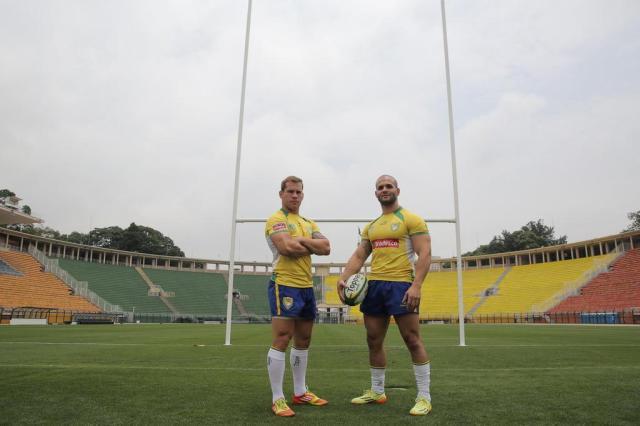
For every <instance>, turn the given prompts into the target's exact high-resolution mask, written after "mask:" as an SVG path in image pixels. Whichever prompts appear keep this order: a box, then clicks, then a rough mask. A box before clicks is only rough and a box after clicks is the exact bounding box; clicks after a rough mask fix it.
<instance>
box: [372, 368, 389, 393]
mask: <svg viewBox="0 0 640 426" xmlns="http://www.w3.org/2000/svg"><path fill="white" fill-rule="evenodd" d="M370 370H371V390H372V391H374V392H375V393H384V373H385V371H386V368H384V367H371V368H370Z"/></svg>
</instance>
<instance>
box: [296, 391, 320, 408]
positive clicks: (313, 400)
mask: <svg viewBox="0 0 640 426" xmlns="http://www.w3.org/2000/svg"><path fill="white" fill-rule="evenodd" d="M292 402H293V403H294V404H295V405H302V404H308V405H316V406H321V405H327V404H328V403H329V401H327V400H326V399H322V398H318V395H316V394H315V393H313V392H310V391H309V389H307V391H306V392H305V393H303V394H302V395H293V399H292Z"/></svg>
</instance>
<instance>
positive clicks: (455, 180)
mask: <svg viewBox="0 0 640 426" xmlns="http://www.w3.org/2000/svg"><path fill="white" fill-rule="evenodd" d="M440 11H441V12H442V40H443V42H444V68H445V74H446V75H447V107H448V113H449V143H450V145H451V175H452V176H453V209H454V211H455V216H456V220H455V226H456V258H457V261H456V266H457V268H456V270H457V276H458V324H459V334H460V346H466V343H465V338H464V290H463V285H462V254H461V253H460V209H459V203H458V169H457V167H456V139H455V136H454V131H453V101H452V100H451V77H450V73H449V43H448V41H447V18H446V15H445V11H444V0H440Z"/></svg>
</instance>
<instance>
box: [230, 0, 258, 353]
mask: <svg viewBox="0 0 640 426" xmlns="http://www.w3.org/2000/svg"><path fill="white" fill-rule="evenodd" d="M251 5H252V0H248V1H247V29H246V32H245V36H244V63H243V65H242V89H241V92H240V118H239V119H238V143H237V146H236V174H235V180H234V184H233V212H232V214H231V243H230V244H229V282H228V286H227V318H226V324H227V327H226V332H225V338H224V344H225V345H227V346H228V345H230V344H231V313H232V310H233V274H234V272H235V258H236V227H237V221H236V219H237V218H238V187H239V185H238V184H239V182H240V158H241V156H242V128H243V126H244V97H245V91H246V88H247V61H248V60H249V35H250V31H251Z"/></svg>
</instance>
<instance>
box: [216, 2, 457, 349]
mask: <svg viewBox="0 0 640 426" xmlns="http://www.w3.org/2000/svg"><path fill="white" fill-rule="evenodd" d="M444 1H445V0H440V11H441V17H442V39H443V45H444V49H443V50H444V65H445V75H446V82H447V107H448V108H447V110H448V116H449V145H450V150H451V175H452V179H453V208H454V213H455V217H454V218H453V219H429V220H427V222H429V223H438V222H443V223H453V224H454V225H455V231H456V258H457V262H456V271H457V279H458V329H459V345H460V346H466V342H465V331H464V291H463V282H462V254H461V249H460V245H461V243H460V209H459V201H458V171H457V166H456V147H455V133H454V126H453V103H452V100H451V77H450V71H449V45H448V40H447V20H446V13H445V4H444ZM252 5H253V0H247V23H246V30H245V40H244V62H243V65H242V85H241V89H240V114H239V119H238V139H237V142H236V164H235V178H234V184H233V208H232V217H231V241H230V244H229V279H228V288H227V316H226V330H225V342H224V344H225V346H229V345H231V323H232V310H233V299H232V294H233V281H234V274H235V254H236V253H235V252H236V228H237V225H238V223H249V222H265V221H266V220H265V219H241V218H238V185H239V181H240V160H241V158H242V131H243V127H244V105H245V93H246V87H247V64H248V58H249V38H250V34H251V9H252ZM314 220H315V221H316V222H333V223H348V222H351V223H366V222H370V221H371V219H314Z"/></svg>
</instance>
